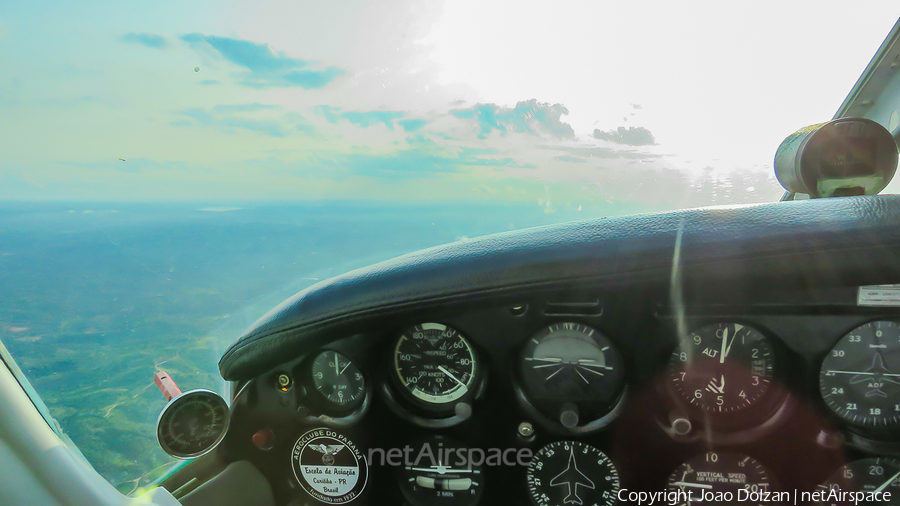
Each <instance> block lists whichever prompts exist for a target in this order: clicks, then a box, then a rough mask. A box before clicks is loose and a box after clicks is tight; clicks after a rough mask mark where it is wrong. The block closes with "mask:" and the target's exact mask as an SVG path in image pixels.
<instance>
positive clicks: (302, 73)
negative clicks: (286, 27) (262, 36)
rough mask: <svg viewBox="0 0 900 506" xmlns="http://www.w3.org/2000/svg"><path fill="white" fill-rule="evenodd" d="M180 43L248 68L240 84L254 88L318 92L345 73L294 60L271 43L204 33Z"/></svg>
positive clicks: (336, 69) (334, 68)
mask: <svg viewBox="0 0 900 506" xmlns="http://www.w3.org/2000/svg"><path fill="white" fill-rule="evenodd" d="M181 40H183V41H184V42H187V43H188V44H189V45H190V46H191V47H193V48H194V49H201V48H205V47H209V48H212V50H213V51H214V52H215V53H216V54H217V55H218V56H219V57H221V58H224V59H225V60H227V61H229V62H231V63H233V64H235V65H239V66H241V67H244V68H245V69H247V71H246V72H244V73H242V74H241V75H240V77H241V81H240V83H241V84H243V85H244V86H249V87H252V88H268V87H272V86H280V87H299V88H303V89H306V90H312V89H319V88H323V87H325V86H326V85H327V84H329V83H330V82H332V81H334V80H335V79H337V78H338V77H340V76H341V75H343V73H344V71H343V70H341V69H339V68H337V67H325V68H314V69H310V68H308V67H311V66H314V65H313V62H310V61H307V60H301V59H299V58H291V57H289V56H287V55H286V54H284V53H283V52H280V51H273V50H272V49H271V48H269V45H268V44H259V43H256V42H251V41H249V40H242V39H232V38H229V37H216V36H214V35H204V34H202V33H190V34H187V35H183V36H182V37H181Z"/></svg>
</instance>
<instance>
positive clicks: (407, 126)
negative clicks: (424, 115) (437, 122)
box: [397, 119, 428, 132]
mask: <svg viewBox="0 0 900 506" xmlns="http://www.w3.org/2000/svg"><path fill="white" fill-rule="evenodd" d="M427 123H428V122H427V121H425V120H424V119H401V120H399V121H397V124H398V125H400V126H401V127H403V131H404V132H418V131H419V130H421V129H422V127H424V126H425V125H426V124H427Z"/></svg>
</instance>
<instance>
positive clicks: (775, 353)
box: [661, 317, 793, 441]
mask: <svg viewBox="0 0 900 506" xmlns="http://www.w3.org/2000/svg"><path fill="white" fill-rule="evenodd" d="M686 324H687V329H688V330H687V333H686V334H685V335H681V333H679V332H678V331H677V330H676V329H673V333H672V335H673V340H674V343H673V345H672V346H671V347H670V348H668V352H667V353H666V354H665V357H664V358H665V360H664V366H663V368H662V371H663V381H662V382H661V384H662V385H663V386H662V388H663V390H664V391H665V394H666V396H667V397H668V398H669V400H670V401H671V402H672V403H673V404H674V407H675V408H674V410H673V412H678V413H681V414H684V415H686V416H688V417H689V418H690V419H691V420H692V421H693V422H696V423H697V424H698V425H699V426H702V427H703V428H704V430H706V431H708V432H707V436H708V437H713V438H716V440H717V441H725V440H728V441H734V440H735V439H734V435H735V434H734V433H735V432H744V431H749V432H754V433H758V432H759V430H760V429H764V432H768V431H769V430H772V429H774V428H775V426H776V425H777V424H776V423H773V422H775V421H777V420H781V419H782V418H784V416H786V415H787V414H788V413H789V412H790V411H791V410H792V409H788V408H793V403H791V402H790V399H791V396H790V395H789V393H788V392H789V390H788V388H787V384H788V376H787V373H788V371H786V370H785V367H784V364H787V363H788V361H787V357H786V355H785V350H784V344H783V343H782V341H781V339H779V338H778V336H777V335H776V334H775V333H773V332H771V331H770V330H769V329H768V328H766V327H764V326H762V325H761V324H760V323H759V322H755V321H751V320H750V319H747V318H740V317H735V318H730V317H729V318H709V319H706V318H697V319H689V320H688V321H687V322H686ZM721 324H732V325H733V324H738V325H742V326H744V327H750V328H752V329H753V330H755V331H757V332H759V333H760V334H761V335H762V336H763V337H764V338H765V339H766V341H767V342H768V343H769V344H770V345H771V347H772V359H771V363H772V374H771V376H770V377H769V383H770V385H769V387H768V389H767V390H766V392H765V393H763V394H762V396H761V397H760V398H759V399H757V400H756V401H754V402H753V403H752V404H751V405H750V406H748V407H747V408H744V409H740V410H736V411H713V410H705V409H703V408H701V407H699V406H697V405H694V404H691V403H690V402H688V401H687V400H686V399H684V397H683V396H682V395H681V394H680V393H679V392H678V391H677V390H676V389H675V386H674V382H673V381H672V379H671V374H672V370H673V369H672V367H673V360H674V358H673V354H674V353H675V352H676V351H677V350H678V349H679V348H680V347H681V343H682V342H683V341H685V340H687V339H688V338H689V337H690V335H691V334H692V333H694V332H696V331H698V330H700V329H703V328H704V327H708V326H711V325H721ZM776 419H777V420H776ZM738 440H742V439H741V438H738Z"/></svg>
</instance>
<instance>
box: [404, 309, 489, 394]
mask: <svg viewBox="0 0 900 506" xmlns="http://www.w3.org/2000/svg"><path fill="white" fill-rule="evenodd" d="M393 366H394V371H393V377H394V380H395V381H396V382H397V383H398V385H399V387H400V389H401V391H403V392H404V394H405V395H406V396H407V397H411V398H412V399H414V400H415V401H418V402H420V403H423V404H425V405H426V406H430V407H442V406H451V405H453V404H454V403H456V402H458V401H460V400H461V399H463V398H464V397H466V396H467V395H468V394H469V393H470V392H472V391H473V390H474V386H475V377H476V372H477V370H478V364H477V358H476V355H475V350H474V349H473V348H472V345H471V344H470V343H469V341H468V339H466V338H465V337H464V336H463V335H462V334H460V333H459V331H457V330H456V329H454V328H451V327H448V326H446V325H443V324H441V323H423V324H420V325H415V326H413V327H411V328H409V329H407V330H406V331H405V332H404V333H403V334H401V335H400V338H399V339H398V340H397V344H396V346H395V347H394V360H393Z"/></svg>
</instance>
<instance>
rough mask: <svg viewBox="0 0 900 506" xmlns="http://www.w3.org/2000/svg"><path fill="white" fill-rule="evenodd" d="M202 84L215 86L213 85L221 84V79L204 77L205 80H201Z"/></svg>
mask: <svg viewBox="0 0 900 506" xmlns="http://www.w3.org/2000/svg"><path fill="white" fill-rule="evenodd" d="M200 84H201V85H202V86H213V85H216V84H219V81H215V80H213V79H204V80H202V81H200Z"/></svg>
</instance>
